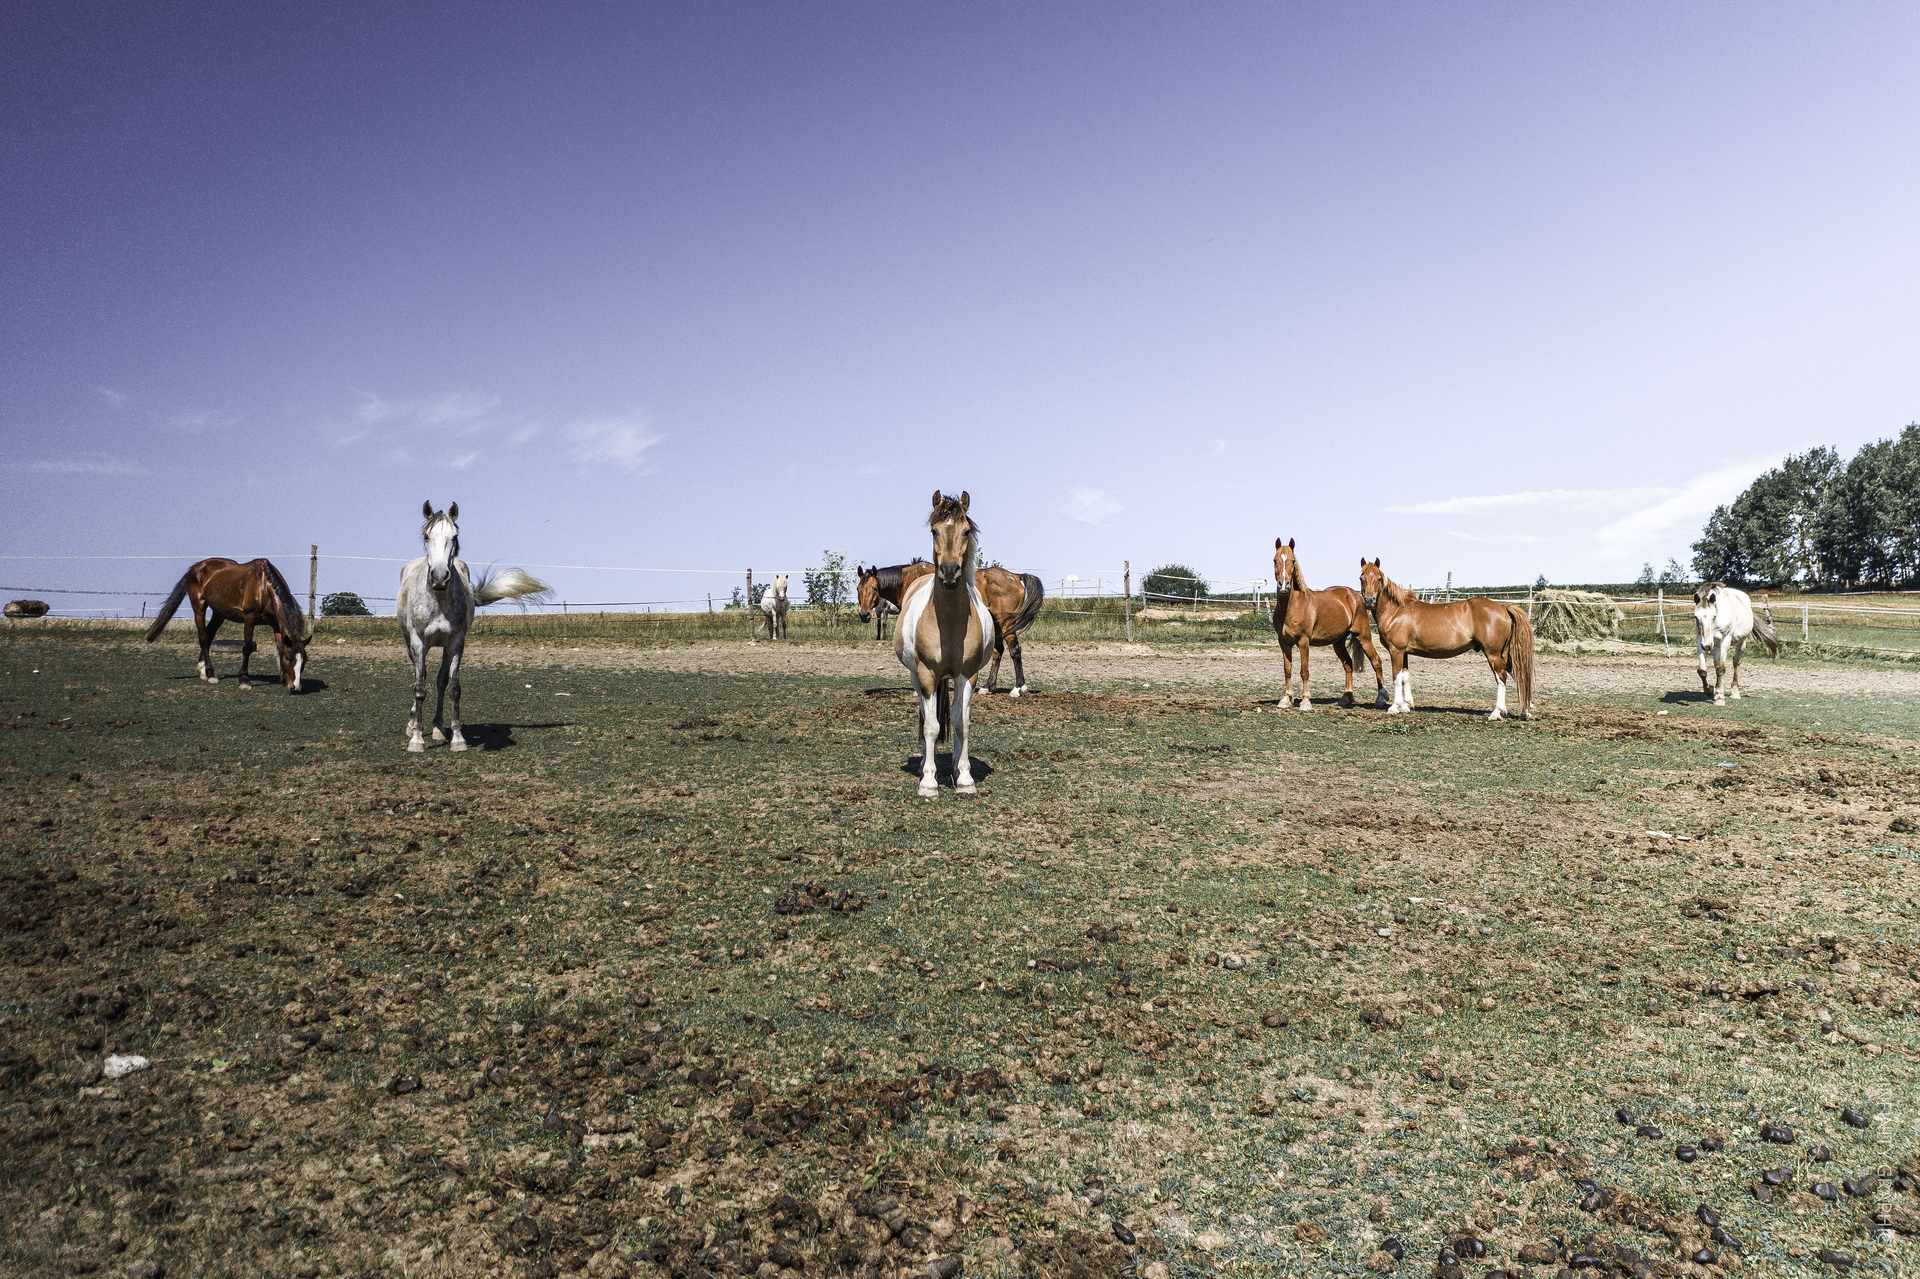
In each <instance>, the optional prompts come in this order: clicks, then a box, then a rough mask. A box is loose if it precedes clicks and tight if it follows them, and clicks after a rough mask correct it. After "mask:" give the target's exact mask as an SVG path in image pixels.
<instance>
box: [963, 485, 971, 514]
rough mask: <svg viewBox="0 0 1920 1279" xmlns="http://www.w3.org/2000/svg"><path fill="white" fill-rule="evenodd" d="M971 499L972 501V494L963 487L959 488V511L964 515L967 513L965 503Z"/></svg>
mask: <svg viewBox="0 0 1920 1279" xmlns="http://www.w3.org/2000/svg"><path fill="white" fill-rule="evenodd" d="M971 501H973V495H972V494H971V493H969V492H967V491H966V490H965V489H961V490H960V513H961V514H962V515H965V514H966V513H967V504H968V503H969V502H971Z"/></svg>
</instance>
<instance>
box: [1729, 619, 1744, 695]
mask: <svg viewBox="0 0 1920 1279" xmlns="http://www.w3.org/2000/svg"><path fill="white" fill-rule="evenodd" d="M1727 647H1728V648H1729V649H1731V650H1732V652H1731V653H1730V655H1729V656H1730V657H1731V659H1732V664H1733V688H1732V689H1730V690H1729V691H1728V693H1727V696H1728V697H1731V698H1732V699H1733V700H1734V701H1736V702H1737V701H1739V700H1740V698H1741V692H1740V658H1741V657H1742V656H1743V655H1744V654H1745V652H1746V648H1747V641H1746V640H1744V639H1742V638H1740V637H1739V636H1737V635H1736V636H1735V637H1734V638H1733V641H1732V643H1730V644H1729V645H1728V646H1727Z"/></svg>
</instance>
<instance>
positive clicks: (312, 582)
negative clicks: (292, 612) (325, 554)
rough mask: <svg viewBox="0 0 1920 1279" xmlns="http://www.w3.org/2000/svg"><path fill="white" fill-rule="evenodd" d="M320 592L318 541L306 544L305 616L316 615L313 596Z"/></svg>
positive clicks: (317, 614)
mask: <svg viewBox="0 0 1920 1279" xmlns="http://www.w3.org/2000/svg"><path fill="white" fill-rule="evenodd" d="M319 592H320V543H318V542H309V543H308V544H307V616H308V617H318V616H319V611H318V610H317V609H315V608H314V604H313V601H314V597H315V596H316V595H318V594H319Z"/></svg>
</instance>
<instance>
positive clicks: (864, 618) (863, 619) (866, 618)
mask: <svg viewBox="0 0 1920 1279" xmlns="http://www.w3.org/2000/svg"><path fill="white" fill-rule="evenodd" d="M856 616H858V617H859V619H860V625H862V626H865V625H866V624H867V623H868V622H870V621H872V620H873V614H871V613H860V614H857V615H856Z"/></svg>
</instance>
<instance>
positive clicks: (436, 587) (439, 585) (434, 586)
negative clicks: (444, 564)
mask: <svg viewBox="0 0 1920 1279" xmlns="http://www.w3.org/2000/svg"><path fill="white" fill-rule="evenodd" d="M452 580H453V574H452V573H447V574H445V575H444V576H441V577H435V576H434V575H433V574H431V573H429V574H427V589H428V590H430V591H444V590H446V589H447V583H448V582H451V581H452Z"/></svg>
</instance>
